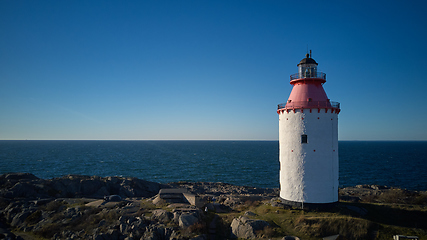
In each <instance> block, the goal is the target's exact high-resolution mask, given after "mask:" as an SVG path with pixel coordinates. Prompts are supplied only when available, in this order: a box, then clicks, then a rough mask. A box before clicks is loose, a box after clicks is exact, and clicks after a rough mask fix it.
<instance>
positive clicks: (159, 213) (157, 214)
mask: <svg viewBox="0 0 427 240" xmlns="http://www.w3.org/2000/svg"><path fill="white" fill-rule="evenodd" d="M152 213H153V215H152V216H151V219H152V220H155V221H158V222H163V223H167V222H170V221H171V219H173V214H172V213H171V212H168V211H166V210H163V209H156V210H153V212H152Z"/></svg>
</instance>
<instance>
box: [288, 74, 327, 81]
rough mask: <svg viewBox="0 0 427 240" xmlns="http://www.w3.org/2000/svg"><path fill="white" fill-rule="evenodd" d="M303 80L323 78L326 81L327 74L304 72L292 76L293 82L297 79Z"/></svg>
mask: <svg viewBox="0 0 427 240" xmlns="http://www.w3.org/2000/svg"><path fill="white" fill-rule="evenodd" d="M301 78H321V79H324V80H326V73H323V72H315V73H310V72H303V73H294V74H292V75H291V81H292V80H295V79H301Z"/></svg>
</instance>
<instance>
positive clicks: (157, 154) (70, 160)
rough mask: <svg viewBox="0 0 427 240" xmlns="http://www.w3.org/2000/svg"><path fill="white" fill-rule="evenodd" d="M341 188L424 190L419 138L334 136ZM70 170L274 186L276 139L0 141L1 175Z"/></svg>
mask: <svg viewBox="0 0 427 240" xmlns="http://www.w3.org/2000/svg"><path fill="white" fill-rule="evenodd" d="M339 165H340V167H339V184H340V187H346V186H355V185H359V184H370V185H371V184H377V185H386V186H392V187H400V188H405V189H408V190H418V191H427V142H426V141H340V142H339ZM9 172H27V173H32V174H34V175H35V176H37V177H39V178H43V179H51V178H56V177H61V176H65V175H69V174H79V175H97V176H101V177H106V176H122V177H136V178H139V179H144V180H148V181H154V182H160V183H169V182H178V181H190V182H224V183H230V184H234V185H241V186H252V187H261V188H278V187H279V142H278V141H98V140H93V141H80V140H74V141H65V140H64V141H57V140H55V141H53V140H52V141H50V140H49V141H35V140H31V141H27V140H25V141H24V140H23V141H9V140H2V141H0V174H3V173H9Z"/></svg>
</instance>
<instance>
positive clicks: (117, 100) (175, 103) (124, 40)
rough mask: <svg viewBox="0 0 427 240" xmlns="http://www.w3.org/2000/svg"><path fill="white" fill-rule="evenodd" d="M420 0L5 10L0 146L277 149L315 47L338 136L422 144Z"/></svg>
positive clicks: (7, 5) (52, 4)
mask: <svg viewBox="0 0 427 240" xmlns="http://www.w3.org/2000/svg"><path fill="white" fill-rule="evenodd" d="M426 12H427V3H426V2H425V1H254V0H249V1H246V0H245V1H221V0H219V1H218V0H216V1H203V0H195V1H191V0H183V1H162V0H159V1H68V0H65V1H25V0H23V1H12V0H3V1H0V34H1V37H0V139H132V140H133V139H135V140H139V139H141V140H151V139H153V140H160V139H170V140H177V139H196V140H210V139H215V140H277V139H278V115H277V113H276V108H277V104H279V103H283V102H286V100H287V98H288V96H289V94H290V92H291V90H292V86H291V85H290V84H289V75H291V74H293V73H296V72H297V66H296V64H297V63H298V62H299V61H300V60H301V59H302V58H304V55H305V54H306V52H307V49H312V51H313V58H314V59H315V60H316V61H317V62H318V63H319V66H318V68H319V70H320V71H322V72H325V73H326V74H327V82H326V83H325V85H324V88H325V90H326V93H327V94H328V97H329V98H330V99H331V100H332V101H338V102H340V103H341V109H342V110H341V113H340V114H339V139H340V140H427V124H426V120H427V108H426V104H427V100H426V94H425V92H426V90H427V83H426V82H427V81H426V78H427V77H426V76H427V74H425V72H426V69H427V67H426V64H425V58H426V55H427V47H426V43H427V30H426V29H427V17H426V15H425V13H426Z"/></svg>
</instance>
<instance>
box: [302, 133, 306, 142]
mask: <svg viewBox="0 0 427 240" xmlns="http://www.w3.org/2000/svg"><path fill="white" fill-rule="evenodd" d="M301 143H307V135H306V134H303V135H301Z"/></svg>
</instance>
